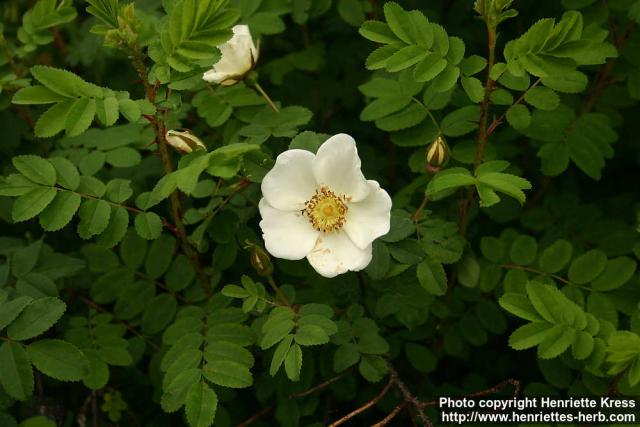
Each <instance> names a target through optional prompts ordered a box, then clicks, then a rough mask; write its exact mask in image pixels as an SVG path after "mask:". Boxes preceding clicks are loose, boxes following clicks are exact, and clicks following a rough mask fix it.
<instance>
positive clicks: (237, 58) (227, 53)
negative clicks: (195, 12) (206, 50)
mask: <svg viewBox="0 0 640 427" xmlns="http://www.w3.org/2000/svg"><path fill="white" fill-rule="evenodd" d="M218 49H220V52H222V57H221V58H220V61H218V62H217V63H216V64H214V65H213V68H212V69H211V70H209V71H207V72H206V73H204V75H203V76H202V78H203V79H205V80H206V81H208V82H209V83H216V84H220V85H223V86H231V85H234V84H236V83H238V82H239V81H240V80H242V79H243V78H244V77H245V76H246V75H247V73H248V72H249V71H251V70H252V69H253V67H254V65H255V64H256V62H257V61H258V49H256V46H255V45H254V44H253V38H252V37H251V32H250V31H249V27H248V26H247V25H236V26H234V27H233V37H231V39H230V40H229V41H227V42H226V43H224V44H222V45H220V46H218Z"/></svg>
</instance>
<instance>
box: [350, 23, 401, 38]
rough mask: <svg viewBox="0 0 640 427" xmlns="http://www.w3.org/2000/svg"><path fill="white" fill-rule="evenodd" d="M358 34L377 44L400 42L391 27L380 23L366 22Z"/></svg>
mask: <svg viewBox="0 0 640 427" xmlns="http://www.w3.org/2000/svg"><path fill="white" fill-rule="evenodd" d="M358 32H359V33H360V35H361V36H362V37H364V38H366V39H368V40H371V41H372V42H376V43H397V42H398V41H399V40H398V38H397V37H396V36H395V34H393V31H391V29H390V28H389V26H388V25H387V24H385V23H384V22H380V21H365V22H363V23H362V26H361V27H360V29H359V30H358Z"/></svg>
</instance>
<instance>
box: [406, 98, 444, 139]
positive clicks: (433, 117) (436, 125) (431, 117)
mask: <svg viewBox="0 0 640 427" xmlns="http://www.w3.org/2000/svg"><path fill="white" fill-rule="evenodd" d="M411 100H412V101H413V102H415V103H416V104H418V105H419V106H421V107H422V108H424V110H425V111H426V112H427V114H428V115H429V118H430V119H431V121H432V122H433V125H434V126H435V127H436V129H438V133H442V129H440V125H439V124H438V121H437V120H436V118H435V116H434V115H433V114H432V113H431V110H430V109H429V108H427V106H426V105H424V103H422V102H421V101H420V100H419V99H418V98H416V97H415V96H414V97H412V98H411Z"/></svg>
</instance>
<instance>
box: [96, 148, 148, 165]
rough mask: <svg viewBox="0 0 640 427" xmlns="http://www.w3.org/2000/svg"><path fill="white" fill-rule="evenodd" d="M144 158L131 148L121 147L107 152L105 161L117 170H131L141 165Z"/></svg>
mask: <svg viewBox="0 0 640 427" xmlns="http://www.w3.org/2000/svg"><path fill="white" fill-rule="evenodd" d="M141 160H142V156H141V155H140V153H139V152H138V150H135V149H133V148H131V147H120V148H116V149H115V150H111V151H107V153H106V157H105V161H106V162H107V163H109V164H110V165H111V166H113V167H116V168H129V167H132V166H135V165H137V164H139V163H140V161H141Z"/></svg>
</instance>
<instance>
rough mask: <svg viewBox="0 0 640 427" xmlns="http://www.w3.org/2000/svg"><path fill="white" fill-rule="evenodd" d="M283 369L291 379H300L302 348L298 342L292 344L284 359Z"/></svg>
mask: <svg viewBox="0 0 640 427" xmlns="http://www.w3.org/2000/svg"><path fill="white" fill-rule="evenodd" d="M284 370H285V372H286V373H287V377H288V378H289V379H290V380H291V381H298V380H299V379H300V371H301V370H302V348H300V346H299V345H298V344H295V343H294V344H292V345H291V348H289V351H288V352H287V356H286V357H285V359H284Z"/></svg>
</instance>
